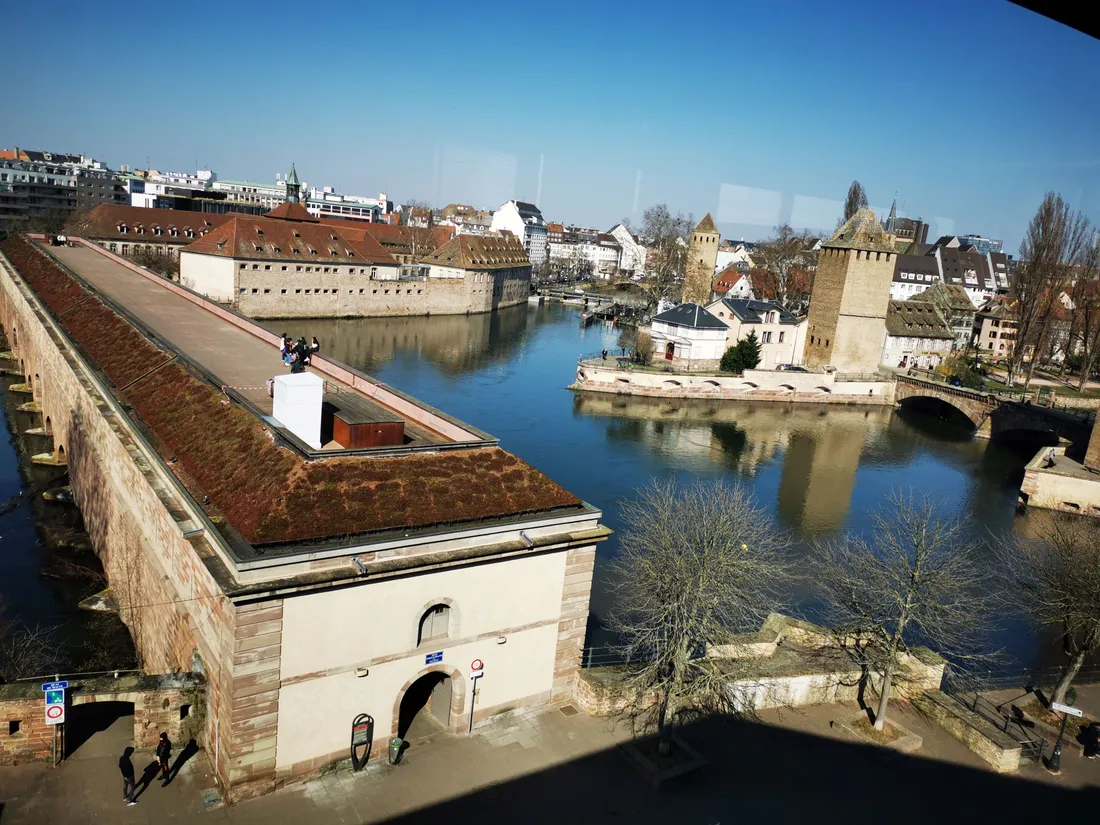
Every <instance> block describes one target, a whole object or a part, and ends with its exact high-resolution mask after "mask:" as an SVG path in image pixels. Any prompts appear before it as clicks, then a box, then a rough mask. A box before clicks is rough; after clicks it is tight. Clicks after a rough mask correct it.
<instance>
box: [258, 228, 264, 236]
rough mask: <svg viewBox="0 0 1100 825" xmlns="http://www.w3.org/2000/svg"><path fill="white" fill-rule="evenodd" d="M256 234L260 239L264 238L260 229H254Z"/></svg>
mask: <svg viewBox="0 0 1100 825" xmlns="http://www.w3.org/2000/svg"><path fill="white" fill-rule="evenodd" d="M256 234H257V235H259V236H260V237H261V238H262V237H263V236H264V231H263V230H262V229H260V227H258V226H257V227H256Z"/></svg>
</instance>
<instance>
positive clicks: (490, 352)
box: [0, 304, 1058, 667]
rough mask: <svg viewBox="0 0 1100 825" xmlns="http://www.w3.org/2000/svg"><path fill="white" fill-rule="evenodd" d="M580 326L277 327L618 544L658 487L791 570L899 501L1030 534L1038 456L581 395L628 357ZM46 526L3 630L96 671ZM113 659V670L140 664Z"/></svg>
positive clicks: (1048, 649) (87, 589)
mask: <svg viewBox="0 0 1100 825" xmlns="http://www.w3.org/2000/svg"><path fill="white" fill-rule="evenodd" d="M579 317H580V316H579V312H578V310H577V309H575V308H573V307H566V306H562V305H560V304H549V305H543V306H534V305H528V306H520V307H513V308H511V309H507V310H503V311H501V312H497V313H494V314H486V315H471V316H437V317H434V318H373V319H355V320H337V321H333V320H317V319H303V320H296V321H280V322H275V323H272V324H271V325H270V326H271V328H272V329H274V330H275V331H276V332H284V331H285V332H287V333H290V334H291V335H293V336H295V337H296V336H299V335H305V336H307V337H308V336H314V335H315V336H317V338H318V339H319V340H320V342H321V351H322V353H323V354H326V355H330V356H332V357H335V358H337V359H339V360H341V361H345V362H347V363H349V364H351V365H353V366H355V367H358V368H359V369H362V370H364V371H365V372H368V373H370V374H372V375H375V376H377V377H378V378H380V379H381V380H383V381H385V382H386V383H388V384H391V385H393V386H394V387H397V388H398V389H401V390H403V391H405V392H407V393H410V394H412V395H413V396H415V397H417V398H419V399H421V400H423V401H426V402H427V403H429V404H432V405H433V406H436V407H439V408H440V409H442V410H445V411H446V412H448V413H450V414H452V415H455V416H457V417H458V418H460V419H462V420H465V421H467V422H469V423H470V424H473V425H475V426H477V427H479V428H481V429H483V430H485V431H487V432H489V433H492V434H493V435H495V436H497V437H498V438H500V441H501V445H502V446H503V447H504V448H505V449H507V450H510V451H511V452H513V453H515V454H517V455H519V456H520V457H521V458H523V459H524V460H526V461H528V462H529V463H531V464H533V465H534V466H535V467H537V468H538V469H540V470H541V471H543V472H544V473H546V474H547V475H549V476H550V477H551V478H553V479H554V480H555V481H557V482H559V483H560V484H562V485H563V486H564V487H566V488H567V489H568V490H570V491H571V492H573V493H575V494H576V495H578V496H581V497H582V498H584V499H585V500H587V501H589V502H590V503H592V504H594V505H595V506H597V507H599V508H601V509H602V510H603V511H604V514H605V515H604V523H606V524H607V525H608V526H609V527H611V528H612V529H614V530H619V529H620V528H621V527H622V524H621V522H620V520H619V504H620V502H622V501H623V500H624V499H626V498H628V497H630V496H632V495H633V493H634V490H635V489H636V488H637V487H638V486H639V485H642V484H644V483H646V482H647V481H648V480H649V479H651V478H662V479H663V478H668V477H675V478H677V479H679V480H682V481H690V480H695V479H713V478H726V479H731V480H736V481H739V482H741V483H743V484H746V485H748V486H749V487H751V488H752V490H753V491H754V493H755V495H756V498H757V500H758V501H759V503H760V505H761V506H763V507H764V508H765V509H766V510H767V511H768V512H769V513H770V514H771V515H772V516H773V517H774V518H775V520H776V522H777V525H778V528H779V529H781V530H784V531H789V533H790V534H791V536H792V539H793V545H792V549H791V552H792V553H795V554H804V553H805V552H806V543H807V542H809V541H810V540H812V539H814V538H816V537H821V536H827V535H830V534H833V533H836V532H838V531H843V530H864V529H866V528H867V526H868V513H869V511H871V510H872V509H874V508H876V507H878V506H880V505H883V503H884V502H885V499H886V496H887V495H888V494H889V492H890V491H891V490H892V489H896V488H899V487H900V488H908V487H913V488H916V489H917V490H922V491H928V492H930V493H932V494H933V495H935V496H936V497H938V498H940V499H942V500H943V502H944V507H945V508H948V509H949V510H950V511H952V512H954V513H957V514H958V515H960V516H961V517H962V518H964V519H965V520H966V521H967V523H968V524H969V525H970V528H971V529H972V530H973V532H974V534H975V535H978V536H982V537H986V536H988V534H989V533H990V532H994V533H996V532H1000V531H1003V530H1006V529H1012V528H1013V526H1014V524H1017V523H1019V521H1020V517H1019V516H1016V515H1015V502H1016V495H1017V491H1018V490H1019V485H1020V479H1021V477H1022V475H1023V466H1024V464H1025V463H1026V462H1027V460H1028V459H1029V458H1030V457H1031V456H1032V455H1033V454H1034V448H1028V447H1026V446H1012V445H1002V444H997V443H990V442H985V441H977V440H975V439H974V438H973V437H972V435H971V434H970V433H969V432H968V431H966V430H962V429H956V428H955V427H953V426H951V425H950V424H948V423H947V422H944V421H941V420H940V419H939V418H936V417H933V416H929V415H926V414H922V413H918V412H913V411H894V410H892V409H886V408H860V407H839V406H817V405H794V404H774V403H763V402H758V403H755V404H754V403H748V402H740V401H702V400H691V401H686V400H685V401H677V400H664V399H650V398H629V397H625V396H615V395H604V394H591V393H589V394H580V393H573V392H570V391H569V390H567V389H566V387H567V386H568V385H569V384H570V383H572V381H573V378H574V373H575V369H576V360H577V356H578V355H579V354H580V353H582V352H593V351H597V350H600V349H603V348H604V347H607V348H608V349H614V348H615V347H616V345H617V341H618V333H617V331H616V330H613V329H609V328H606V327H604V326H593V327H590V328H589V329H587V330H583V331H582V330H581V329H580V325H579ZM5 383H10V380H9V381H7V382H5ZM4 395H5V396H6V397H5V398H4V402H5V403H4V408H5V415H6V418H7V423H8V426H9V433H10V432H11V429H12V427H13V424H14V425H15V429H16V430H18V431H22V430H24V429H26V428H27V427H28V426H32V424H31V421H30V418H29V416H26V415H25V414H22V413H15V412H14V406H15V405H16V404H18V403H21V402H22V401H23V400H25V396H24V397H18V396H14V394H11V393H5V394H4ZM13 396H14V397H13ZM23 419H26V420H23ZM30 438H32V439H33V438H35V437H33V436H32V437H30ZM27 446H28V448H29V449H39V448H42V449H48V446H46V445H36V444H29V445H27ZM19 451H20V440H19V439H9V440H8V443H7V444H0V500H6V499H7V498H8V497H9V496H11V495H14V494H15V493H16V492H18V490H20V489H24V490H26V489H29V487H28V485H34V486H38V487H41V486H43V485H44V484H45V483H47V482H48V481H49V479H47V478H46V477H45V475H44V473H43V471H42V470H39V469H37V468H35V469H33V470H32V469H30V467H29V465H28V464H27V461H26V454H25V452H26V451H25V450H24V455H23V456H22V462H21V461H20V460H19V459H20V456H19ZM21 464H22V467H23V470H22V473H21V472H20V469H19V468H20V465H21ZM457 494H461V492H460V491H457ZM61 509H63V508H61ZM34 511H37V513H38V514H39V515H40V516H41V515H45V516H46V520H47V521H48V522H56V521H57V520H58V518H60V516H59V508H57V507H56V506H49V507H46V508H44V509H43V508H42V506H40V505H37V506H36V508H34V510H32V508H31V507H29V506H21V507H20V508H18V509H17V510H16V511H14V512H12V513H10V514H8V515H5V516H0V597H2V599H3V601H4V602H6V603H7V608H8V613H9V615H12V614H17V615H19V616H21V617H22V618H23V619H24V620H25V621H28V622H31V623H33V622H38V621H43V622H49V623H60V624H61V632H62V634H63V636H64V638H65V647H66V648H67V655H66V656H65V658H66V659H68V660H70V661H71V662H73V665H74V666H78V665H85V666H92V665H93V664H97V665H98V664H100V662H101V661H102V660H103V658H104V656H103V655H101V654H99V653H98V652H96V653H95V655H89V651H88V650H87V648H88V639H89V636H92V637H94V638H102V636H103V635H104V633H105V630H104V628H103V626H102V624H101V623H99V625H98V626H97V621H96V620H94V619H93V618H92V617H89V616H88V615H87V614H82V612H80V611H78V610H76V607H75V605H76V602H77V601H78V600H79V599H80V598H82V597H84V596H86V595H89V594H90V593H91V592H95V590H96V589H98V588H99V587H102V582H101V581H97V580H96V579H95V576H94V575H92V576H91V577H82V576H77V577H73V576H71V575H61V576H59V575H58V571H57V565H58V563H59V562H60V563H62V564H64V563H65V562H66V561H76V562H79V563H80V564H81V565H83V566H86V567H88V568H96V567H97V565H95V563H94V558H89V557H90V556H91V554H82V553H75V554H73V553H71V552H70V551H68V550H65V551H63V552H60V553H58V552H51V551H49V550H48V549H47V548H45V547H44V546H43V545H44V544H45V543H47V542H45V541H44V533H43V527H42V525H41V524H38V525H36V523H35V519H34V518H33V517H32V514H33V512H34ZM617 541H618V534H616V536H615V537H613V538H612V539H611V540H610V541H608V542H605V543H604V544H602V545H600V549H599V560H598V564H597V572H596V582H595V585H594V588H593V596H592V621H591V622H590V626H589V638H588V643H589V644H602V643H605V642H606V641H607V636H606V633H605V632H604V631H602V629H601V624H600V621H601V618H602V617H603V616H604V615H606V612H607V609H608V607H609V605H610V599H611V596H610V588H609V586H608V581H607V561H608V560H609V559H611V558H613V557H614V555H615V552H616V548H617ZM69 572H71V570H70V571H69ZM91 572H93V573H94V570H92V571H91ZM791 600H792V602H793V606H794V607H795V608H796V609H798V610H801V611H803V612H805V613H806V614H807V615H808V616H809V617H810V618H813V616H814V612H815V611H814V605H813V603H812V602H811V601H810V600H808V599H807V598H806V596H805V595H804V594H800V593H797V592H795V593H792V594H791ZM1002 624H1003V626H1002V628H1001V630H1000V631H999V632H998V634H997V639H996V641H997V643H998V645H999V646H1001V647H1003V648H1004V649H1005V650H1006V651H1007V653H1008V654H1009V655H1010V657H1011V663H1012V664H1013V665H1016V666H1020V667H1023V666H1032V665H1036V664H1051V663H1054V662H1056V661H1058V652H1057V649H1056V648H1055V646H1054V645H1053V644H1051V643H1050V641H1049V640H1046V639H1044V638H1043V637H1042V636H1041V635H1039V634H1036V633H1035V632H1033V631H1032V630H1031V629H1029V628H1028V626H1027V625H1026V623H1024V622H1023V621H1021V620H1019V619H1017V618H1014V617H1012V616H1005V617H1003V623H1002ZM118 629H119V628H118V625H117V621H116V622H114V626H113V627H112V628H111V629H110V630H109V631H107V632H106V634H105V635H107V636H117V635H118V634H117V633H115V632H112V631H117V630H118ZM118 649H119V648H118V647H115V650H116V651H117V650H118ZM130 655H132V654H130ZM109 658H110V659H112V660H113V661H112V662H111V666H115V665H116V664H118V665H122V664H124V663H123V662H122V661H117V660H119V659H122V660H125V659H127V658H129V656H128V655H127V654H125V652H118V653H113V654H112V655H111V656H110V657H109Z"/></svg>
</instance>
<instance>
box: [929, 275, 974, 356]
mask: <svg viewBox="0 0 1100 825" xmlns="http://www.w3.org/2000/svg"><path fill="white" fill-rule="evenodd" d="M921 300H922V301H926V302H928V303H930V304H932V305H934V306H935V307H936V309H937V310H939V313H940V316H941V317H942V318H943V320H944V321H946V322H947V326H948V327H949V328H950V329H951V332H952V334H953V335H954V336H955V341H954V345H953V348H954V349H956V350H966V349H968V348H969V347H970V345H971V341H972V340H973V337H974V315H975V313H976V312H977V309H976V307H975V306H974V305H973V304H972V303H970V297H969V296H968V295H967V294H966V290H965V289H963V288H962V287H960V286H959V285H958V284H933V285H932V287H931V288H929V289H926V290H925V291H924V292H923V294H922V295H921Z"/></svg>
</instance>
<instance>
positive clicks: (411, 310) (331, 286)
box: [235, 266, 531, 318]
mask: <svg viewBox="0 0 1100 825" xmlns="http://www.w3.org/2000/svg"><path fill="white" fill-rule="evenodd" d="M315 268H316V269H320V267H315ZM336 268H338V267H334V269H336ZM291 269H293V266H292V267H291ZM237 289H238V294H237V295H236V296H235V299H236V304H237V307H238V308H239V310H240V311H241V312H243V313H244V314H245V315H248V316H250V317H253V318H354V317H371V316H399V315H468V314H471V313H480V312H492V311H493V310H494V309H498V308H501V307H510V306H516V305H517V304H522V303H526V301H527V298H528V296H529V295H530V293H531V278H530V268H527V269H526V270H518V269H517V270H500V271H498V272H473V271H468V272H467V273H466V277H464V278H418V279H415V280H406V281H397V280H372V279H371V278H370V277H369V276H364V275H348V274H346V273H343V274H325V273H319V274H315V273H310V274H304V273H297V272H282V271H281V270H280V271H277V272H276V271H271V272H264V271H259V272H252V271H251V270H242V271H239V272H238V273H237ZM307 290H308V291H309V292H308V294H307V292H306V291H307Z"/></svg>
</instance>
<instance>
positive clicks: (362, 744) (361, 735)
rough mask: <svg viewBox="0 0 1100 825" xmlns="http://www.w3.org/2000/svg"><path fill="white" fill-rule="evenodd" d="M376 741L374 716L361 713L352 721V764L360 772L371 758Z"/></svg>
mask: <svg viewBox="0 0 1100 825" xmlns="http://www.w3.org/2000/svg"><path fill="white" fill-rule="evenodd" d="M373 742H374V717H373V716H370V715H369V714H366V713H360V714H359V715H358V716H356V717H355V719H354V721H353V722H352V723H351V766H352V768H353V769H354V770H355V771H356V773H358V772H359V771H361V770H363V766H364V765H366V764H367V760H368V759H370V751H371V744H372V743H373Z"/></svg>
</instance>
